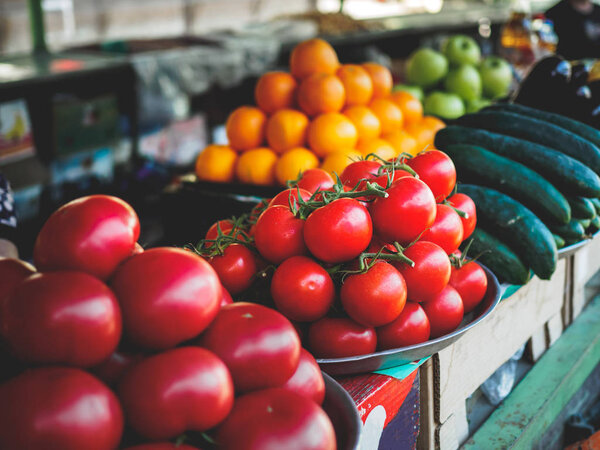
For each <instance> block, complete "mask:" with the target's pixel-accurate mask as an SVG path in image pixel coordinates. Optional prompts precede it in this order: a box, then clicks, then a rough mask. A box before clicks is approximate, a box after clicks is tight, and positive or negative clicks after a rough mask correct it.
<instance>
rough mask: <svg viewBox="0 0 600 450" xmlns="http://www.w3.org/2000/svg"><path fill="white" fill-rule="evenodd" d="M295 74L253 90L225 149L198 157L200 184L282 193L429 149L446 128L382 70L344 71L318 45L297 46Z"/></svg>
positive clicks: (274, 76) (231, 121) (230, 123)
mask: <svg viewBox="0 0 600 450" xmlns="http://www.w3.org/2000/svg"><path fill="white" fill-rule="evenodd" d="M289 66H290V72H289V73H288V72H268V73H265V74H264V75H262V76H261V77H260V78H259V80H258V82H257V83H256V87H255V92H254V94H255V100H256V106H241V107H239V108H237V109H235V110H234V111H232V112H231V114H230V115H229V117H228V119H227V122H226V126H225V128H226V132H227V138H228V145H209V146H208V147H206V148H205V149H204V150H203V151H202V152H201V153H200V155H199V156H198V159H197V161H196V175H197V177H198V179H199V180H203V181H210V182H234V181H237V182H239V183H246V184H258V185H274V184H278V185H282V186H285V185H286V182H287V181H290V180H295V179H296V178H298V176H299V174H300V173H301V172H303V171H305V170H307V169H313V168H317V167H320V168H323V169H324V170H326V171H328V172H329V173H332V174H333V173H334V172H336V173H338V174H339V173H342V171H343V170H344V168H345V167H346V166H347V165H348V164H350V162H352V161H353V160H356V159H360V158H361V157H364V156H366V155H368V154H372V153H374V154H377V155H378V156H380V157H381V158H383V159H390V158H395V157H397V156H398V155H400V154H402V153H407V154H410V155H416V154H417V153H418V152H420V151H421V150H423V149H425V148H426V147H428V146H432V144H433V137H434V135H435V132H436V131H437V130H439V129H440V128H442V127H443V126H444V123H443V122H442V121H441V120H439V119H437V118H435V117H431V116H423V106H422V104H421V102H420V101H419V100H418V99H417V98H415V97H414V96H413V95H411V94H410V93H407V92H394V93H392V92H391V90H392V75H391V73H390V71H389V70H388V69H387V68H386V67H384V66H382V65H379V64H375V63H369V62H368V63H364V64H361V65H358V64H340V62H339V61H338V57H337V54H336V53H335V50H334V49H333V48H332V47H331V46H330V45H329V44H328V43H327V42H326V41H323V40H321V39H311V40H308V41H305V42H302V43H300V44H298V45H297V46H296V47H295V48H294V50H293V51H292V53H291V56H290V63H289Z"/></svg>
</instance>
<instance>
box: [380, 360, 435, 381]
mask: <svg viewBox="0 0 600 450" xmlns="http://www.w3.org/2000/svg"><path fill="white" fill-rule="evenodd" d="M429 358H431V356H428V357H427V358H423V359H421V360H419V361H413V362H411V363H409V364H403V365H401V366H396V367H390V368H389V369H383V370H376V371H375V372H373V373H379V374H381V375H387V376H388V377H392V378H396V379H398V380H404V379H405V378H406V377H407V376H409V375H410V374H411V373H413V372H414V371H415V369H417V367H420V366H421V364H423V363H424V362H425V361H427V360H428V359H429Z"/></svg>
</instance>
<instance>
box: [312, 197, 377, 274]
mask: <svg viewBox="0 0 600 450" xmlns="http://www.w3.org/2000/svg"><path fill="white" fill-rule="evenodd" d="M372 236H373V224H372V222H371V217H370V215H369V212H368V211H367V209H366V208H365V207H364V206H363V205H362V204H361V203H360V202H359V201H357V200H354V199H351V198H339V199H337V200H334V201H333V202H331V203H329V204H327V205H325V206H322V207H321V208H319V209H317V210H315V211H313V212H312V214H311V215H310V216H308V218H307V219H306V224H305V225H304V241H305V242H306V246H307V247H308V249H309V250H310V252H311V253H312V254H313V255H314V256H315V257H316V258H317V259H320V260H321V261H324V262H327V263H340V262H345V261H350V260H351V259H353V258H356V257H357V256H358V255H360V254H361V253H362V252H363V251H364V250H365V249H366V248H367V247H368V246H369V243H370V242H371V237H372Z"/></svg>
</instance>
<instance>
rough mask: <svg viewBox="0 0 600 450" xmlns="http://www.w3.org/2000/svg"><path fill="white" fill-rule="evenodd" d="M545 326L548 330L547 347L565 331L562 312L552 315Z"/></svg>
mask: <svg viewBox="0 0 600 450" xmlns="http://www.w3.org/2000/svg"><path fill="white" fill-rule="evenodd" d="M544 328H545V331H546V348H550V347H552V345H554V343H555V342H556V341H557V340H558V338H560V336H561V335H562V333H563V329H564V328H563V320H562V315H561V314H560V312H559V313H557V314H556V315H554V316H553V317H551V318H550V320H549V321H548V322H546V325H545V326H544Z"/></svg>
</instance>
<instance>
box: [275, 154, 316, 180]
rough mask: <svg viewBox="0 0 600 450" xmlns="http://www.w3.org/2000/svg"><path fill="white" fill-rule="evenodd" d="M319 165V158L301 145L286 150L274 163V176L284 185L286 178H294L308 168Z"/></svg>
mask: <svg viewBox="0 0 600 450" xmlns="http://www.w3.org/2000/svg"><path fill="white" fill-rule="evenodd" d="M316 167H319V158H317V157H316V155H315V154H314V153H313V152H311V151H310V150H308V149H306V148H302V147H297V148H293V149H291V150H288V151H287V152H285V153H284V154H283V155H281V156H280V157H279V159H278V160H277V163H276V164H275V178H277V181H278V182H279V184H281V185H283V186H285V184H286V182H287V181H288V180H295V179H297V178H298V176H299V175H300V174H301V173H302V172H304V171H305V170H308V169H314V168H316Z"/></svg>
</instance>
